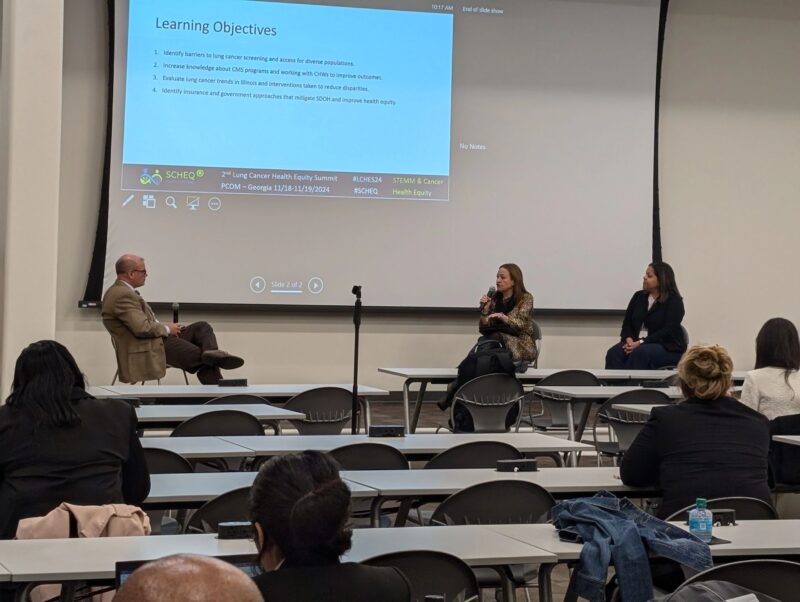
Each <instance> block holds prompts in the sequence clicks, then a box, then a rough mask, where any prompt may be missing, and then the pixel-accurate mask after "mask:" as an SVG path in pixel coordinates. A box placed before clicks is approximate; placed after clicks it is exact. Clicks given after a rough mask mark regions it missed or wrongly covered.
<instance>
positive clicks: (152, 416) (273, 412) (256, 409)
mask: <svg viewBox="0 0 800 602" xmlns="http://www.w3.org/2000/svg"><path fill="white" fill-rule="evenodd" d="M223 410H236V411H237V412H245V413H247V414H250V415H251V416H255V417H256V418H258V419H259V420H261V421H262V422H263V421H268V420H302V419H303V418H304V417H305V415H304V414H301V413H300V412H293V411H291V410H284V409H283V408H279V407H276V406H272V405H269V404H267V403H237V404H225V405H194V404H192V405H152V406H141V407H138V408H136V418H137V419H138V420H139V423H140V424H141V423H145V424H146V423H159V424H174V423H180V422H183V421H184V420H188V419H189V418H194V417H195V416H199V415H200V414H208V413H209V412H220V411H223Z"/></svg>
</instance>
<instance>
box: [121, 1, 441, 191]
mask: <svg viewBox="0 0 800 602" xmlns="http://www.w3.org/2000/svg"><path fill="white" fill-rule="evenodd" d="M156 18H158V19H159V20H161V21H163V20H180V21H190V20H195V21H204V22H207V23H209V26H213V23H214V22H215V21H218V20H220V21H227V22H229V23H237V24H241V25H249V24H258V25H259V26H262V27H276V28H277V30H278V35H277V36H272V37H270V36H259V35H241V34H240V35H235V36H230V35H226V34H225V33H215V32H213V29H212V30H210V31H209V33H208V34H205V35H204V34H203V33H202V32H197V31H172V30H164V29H156V27H155V22H156ZM128 31H129V34H128V67H127V69H128V71H127V80H126V101H125V132H124V142H123V162H124V163H127V164H153V165H184V166H203V167H247V168H254V169H258V168H261V169H293V170H315V171H355V172H374V173H409V174H432V175H443V176H446V175H449V173H450V104H451V91H452V90H451V87H452V52H453V16H452V14H443V13H427V12H410V11H394V10H380V9H364V8H345V7H330V6H314V5H308V4H306V5H299V4H298V5H294V4H285V3H273V2H253V1H250V0H244V1H242V0H231V1H227V2H220V1H219V0H183V1H181V0H131V2H130V15H129V29H128ZM155 50H158V55H155V54H154V51H155ZM163 50H184V51H191V52H204V53H217V54H240V55H264V56H282V57H298V58H299V57H303V58H315V59H323V60H324V59H332V60H345V61H352V62H353V63H354V66H353V67H332V66H322V65H298V64H287V63H275V62H264V61H242V62H241V63H238V64H239V65H240V66H242V67H256V68H267V69H275V68H281V69H293V70H301V71H305V70H308V69H312V70H320V71H341V72H351V73H367V74H380V75H383V79H382V80H378V81H376V80H359V79H341V78H335V79H334V78H311V77H301V78H297V77H291V76H276V75H268V74H257V75H253V74H244V73H238V74H237V73H230V72H224V73H223V72H209V71H200V70H169V71H164V70H162V69H161V68H160V65H161V63H162V62H174V63H196V64H204V63H208V64H213V65H218V64H219V65H225V66H232V65H235V64H237V63H236V62H235V61H231V60H226V61H221V62H220V61H216V60H212V59H203V58H181V57H165V56H163V55H162V51H163ZM154 61H157V62H158V63H159V68H154ZM164 73H168V74H170V75H179V76H180V75H184V76H190V77H214V78H217V77H218V78H221V79H231V78H232V79H237V78H246V79H250V80H264V79H270V80H275V81H287V82H297V81H308V82H309V83H321V82H324V83H335V84H337V85H352V86H359V85H361V86H366V87H368V88H369V89H370V91H369V92H366V93H365V92H350V93H346V92H339V91H335V92H331V91H324V90H316V89H315V90H308V91H303V90H301V89H296V88H275V87H268V86H246V87H245V86H221V87H220V88H221V89H223V90H228V91H238V92H254V93H265V94H277V93H281V94H290V95H294V94H301V93H302V94H306V95H308V96H316V95H317V94H322V95H330V96H339V95H343V96H344V95H351V96H358V97H362V98H375V97H378V98H384V99H394V100H395V101H396V102H397V104H396V105H395V106H382V105H348V104H342V103H323V102H302V101H296V100H289V101H285V100H269V99H259V100H254V99H238V98H220V97H216V96H192V95H185V94H184V95H174V94H163V93H161V92H160V90H161V88H162V87H163V88H176V87H183V88H196V89H201V90H208V89H213V88H214V87H215V86H212V85H211V84H191V83H185V82H181V83H176V82H170V81H154V80H153V75H154V74H157V75H159V76H160V75H161V74H164ZM154 86H155V87H156V88H157V89H158V90H159V92H158V93H153V92H152V89H153V87H154Z"/></svg>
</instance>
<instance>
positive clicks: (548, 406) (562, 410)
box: [534, 370, 600, 428]
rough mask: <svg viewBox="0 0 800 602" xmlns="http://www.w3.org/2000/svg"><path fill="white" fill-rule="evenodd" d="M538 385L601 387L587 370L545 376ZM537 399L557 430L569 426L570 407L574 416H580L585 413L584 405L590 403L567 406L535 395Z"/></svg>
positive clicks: (562, 371) (561, 371)
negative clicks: (568, 414)
mask: <svg viewBox="0 0 800 602" xmlns="http://www.w3.org/2000/svg"><path fill="white" fill-rule="evenodd" d="M536 384H537V385H542V386H547V385H550V386H558V387H598V386H600V380H599V379H598V378H597V377H596V376H595V375H594V374H592V373H591V372H587V371H586V370H560V371H559V372H555V373H553V374H551V375H550V376H545V377H544V378H543V379H542V380H540V381H539V382H538V383H536ZM534 395H535V394H534ZM535 397H536V398H537V399H538V400H539V401H540V402H541V403H542V407H543V408H544V409H545V411H546V413H547V414H549V415H550V419H551V426H552V427H556V428H566V427H567V425H569V420H568V418H567V412H568V411H569V407H570V405H571V406H572V412H573V415H574V416H580V415H581V414H582V413H583V407H584V403H588V402H584V403H573V404H567V403H559V402H556V401H552V400H550V399H547V398H546V397H541V396H539V395H535Z"/></svg>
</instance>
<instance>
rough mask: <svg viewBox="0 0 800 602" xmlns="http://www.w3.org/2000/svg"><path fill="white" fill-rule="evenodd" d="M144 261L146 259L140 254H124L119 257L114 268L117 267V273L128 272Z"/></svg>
mask: <svg viewBox="0 0 800 602" xmlns="http://www.w3.org/2000/svg"><path fill="white" fill-rule="evenodd" d="M143 262H144V259H142V258H141V257H139V256H138V255H123V256H122V257H120V258H119V259H117V263H115V264H114V268H115V269H116V271H117V274H127V273H128V272H130V271H131V270H135V269H136V267H137V266H138V265H141V264H142V263H143Z"/></svg>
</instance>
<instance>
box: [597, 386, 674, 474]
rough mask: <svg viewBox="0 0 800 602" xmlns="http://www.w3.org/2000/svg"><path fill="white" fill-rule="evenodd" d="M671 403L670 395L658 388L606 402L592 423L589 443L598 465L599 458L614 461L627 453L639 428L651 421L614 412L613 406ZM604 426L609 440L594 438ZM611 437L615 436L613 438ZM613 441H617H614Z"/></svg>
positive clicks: (632, 414) (620, 396) (628, 413)
mask: <svg viewBox="0 0 800 602" xmlns="http://www.w3.org/2000/svg"><path fill="white" fill-rule="evenodd" d="M670 402H671V400H670V398H669V395H667V394H666V393H664V392H663V391H660V390H659V389H640V390H638V391H626V392H625V393H620V394H619V395H615V396H614V397H611V398H610V399H608V400H606V401H605V402H604V403H603V405H601V406H600V409H599V410H598V411H597V414H596V415H595V417H594V422H593V423H592V441H591V444H592V445H594V448H595V449H596V450H597V465H598V466H600V458H601V457H602V456H610V457H611V458H613V459H614V462H615V464H616V460H617V459H618V458H620V457H622V455H623V454H624V453H625V452H626V451H627V450H628V448H629V447H630V446H631V444H632V443H633V441H634V439H636V435H638V434H639V431H641V430H642V427H643V426H644V425H645V424H646V423H647V421H648V420H649V419H650V416H649V415H647V414H641V413H639V412H627V411H625V410H617V409H614V407H613V406H614V405H616V404H620V403H625V404H631V405H655V404H668V403H670ZM603 424H604V425H606V426H607V427H608V430H609V437H608V441H600V440H598V438H597V430H598V427H599V426H601V425H603ZM612 431H613V435H615V437H612V436H611V435H612ZM615 439H616V440H615Z"/></svg>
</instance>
